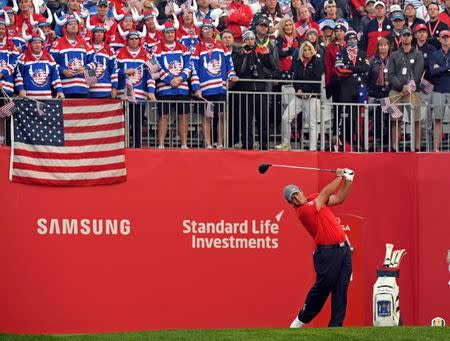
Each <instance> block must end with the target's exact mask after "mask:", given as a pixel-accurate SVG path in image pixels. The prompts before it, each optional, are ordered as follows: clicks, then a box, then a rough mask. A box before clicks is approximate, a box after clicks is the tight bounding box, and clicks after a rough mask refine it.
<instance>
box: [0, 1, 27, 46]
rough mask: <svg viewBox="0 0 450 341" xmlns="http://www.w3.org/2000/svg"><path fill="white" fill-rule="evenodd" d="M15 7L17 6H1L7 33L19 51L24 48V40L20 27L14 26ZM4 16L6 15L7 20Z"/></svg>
mask: <svg viewBox="0 0 450 341" xmlns="http://www.w3.org/2000/svg"><path fill="white" fill-rule="evenodd" d="M16 9H17V7H16V8H13V7H9V6H7V7H5V8H3V10H4V11H5V12H4V15H5V23H6V24H7V25H8V27H7V32H8V33H7V35H8V37H9V39H10V40H11V41H12V42H13V43H14V45H15V46H16V49H17V51H18V52H19V53H21V52H23V51H25V49H26V42H25V39H23V37H22V28H19V27H17V26H16V12H15V11H16ZM6 16H8V19H9V21H8V19H6Z"/></svg>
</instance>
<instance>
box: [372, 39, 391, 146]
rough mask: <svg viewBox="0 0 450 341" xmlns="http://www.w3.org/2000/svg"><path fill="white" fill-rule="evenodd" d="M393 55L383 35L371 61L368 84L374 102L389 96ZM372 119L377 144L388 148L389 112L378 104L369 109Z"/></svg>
mask: <svg viewBox="0 0 450 341" xmlns="http://www.w3.org/2000/svg"><path fill="white" fill-rule="evenodd" d="M390 56H391V49H390V43H389V40H387V39H386V38H385V37H382V38H380V39H379V40H378V42H377V45H376V49H375V55H374V56H373V58H372V59H371V60H370V63H369V73H368V76H367V86H368V90H369V97H371V98H373V99H374V103H379V99H381V98H386V97H388V96H389V90H390V85H389V79H388V65H389V59H390ZM369 114H370V118H369V119H370V120H371V121H372V126H373V130H372V131H373V133H374V134H373V135H374V136H373V139H374V144H375V147H376V146H380V147H383V149H384V150H387V142H388V132H387V126H388V114H387V113H386V112H382V111H381V107H379V106H377V107H375V108H374V109H373V110H372V111H369Z"/></svg>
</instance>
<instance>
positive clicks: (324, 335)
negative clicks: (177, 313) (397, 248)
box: [0, 327, 450, 341]
mask: <svg viewBox="0 0 450 341" xmlns="http://www.w3.org/2000/svg"><path fill="white" fill-rule="evenodd" d="M383 339H384V340H385V341H390V340H430V341H431V340H446V341H448V340H450V328H449V327H445V328H442V327H433V328H432V327H391V328H372V327H354V328H331V329H328V328H305V329H300V330H299V329H295V330H294V329H224V330H166V331H152V332H134V333H113V334H83V335H13V334H0V340H7V341H9V340H12V341H13V340H14V341H16V340H18V341H35V340H36V341H37V340H39V341H41V340H44V341H47V340H52V341H55V340H63V341H75V340H81V341H115V340H117V341H131V340H208V341H209V340H245V341H247V340H308V341H309V340H321V341H322V340H332V341H338V340H383Z"/></svg>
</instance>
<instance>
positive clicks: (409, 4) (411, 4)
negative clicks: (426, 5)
mask: <svg viewBox="0 0 450 341" xmlns="http://www.w3.org/2000/svg"><path fill="white" fill-rule="evenodd" d="M408 6H412V7H413V8H414V9H416V7H414V4H413V3H412V2H407V3H406V4H404V5H403V10H405V9H406V7H408Z"/></svg>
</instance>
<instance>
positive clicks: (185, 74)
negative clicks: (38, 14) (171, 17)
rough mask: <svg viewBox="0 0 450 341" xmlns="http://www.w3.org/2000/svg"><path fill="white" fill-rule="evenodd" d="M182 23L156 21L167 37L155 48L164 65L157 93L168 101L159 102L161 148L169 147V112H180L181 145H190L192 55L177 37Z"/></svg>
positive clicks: (160, 61) (164, 36)
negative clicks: (188, 136) (167, 145)
mask: <svg viewBox="0 0 450 341" xmlns="http://www.w3.org/2000/svg"><path fill="white" fill-rule="evenodd" d="M175 19H176V17H175ZM178 27H179V23H178V20H175V22H171V21H166V23H165V24H164V26H160V25H156V29H157V30H158V31H162V32H163V40H162V41H161V43H159V44H158V45H157V46H156V52H155V57H156V59H157V61H158V64H159V65H160V67H161V78H160V79H159V80H158V81H157V84H156V95H157V98H158V100H161V101H164V102H162V103H158V112H159V114H160V115H161V118H160V121H159V127H158V131H159V136H158V138H159V145H158V148H159V149H164V148H165V146H164V140H165V138H166V135H167V129H168V122H169V115H170V116H171V117H173V115H178V131H179V134H180V139H181V148H182V149H188V145H187V128H188V126H187V124H188V113H189V105H188V104H186V103H185V102H188V101H189V85H188V78H189V77H190V76H191V69H190V67H191V55H190V53H189V51H188V50H187V49H186V47H184V45H182V44H180V43H178V42H177V41H176V38H175V37H176V30H177V29H178ZM171 101H175V102H171ZM177 101H178V103H177ZM179 101H182V103H180V102H179Z"/></svg>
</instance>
